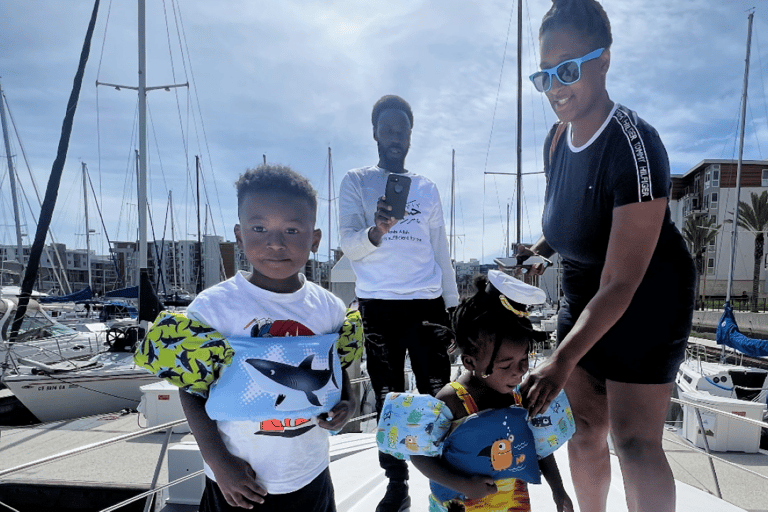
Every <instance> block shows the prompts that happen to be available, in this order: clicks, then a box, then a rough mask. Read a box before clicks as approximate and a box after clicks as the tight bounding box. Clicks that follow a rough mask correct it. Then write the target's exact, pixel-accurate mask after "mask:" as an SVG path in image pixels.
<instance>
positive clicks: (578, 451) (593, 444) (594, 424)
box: [565, 366, 611, 512]
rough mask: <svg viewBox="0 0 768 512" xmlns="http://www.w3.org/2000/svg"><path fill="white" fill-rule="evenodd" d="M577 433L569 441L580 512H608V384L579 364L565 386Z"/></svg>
mask: <svg viewBox="0 0 768 512" xmlns="http://www.w3.org/2000/svg"><path fill="white" fill-rule="evenodd" d="M565 393H566V394H567V395H568V401H569V402H570V403H571V409H572V411H573V416H574V419H575V420H576V433H575V434H574V436H573V438H571V440H570V441H568V456H569V460H570V466H571V478H573V485H574V487H575V489H576V499H577V500H578V502H579V510H580V511H581V512H605V510H606V500H607V498H608V488H609V486H610V484H611V464H610V454H609V452H608V402H607V399H606V389H605V384H604V383H603V382H601V381H600V380H598V379H596V378H595V377H592V376H591V375H590V374H589V373H587V372H586V371H585V370H583V369H582V368H581V367H579V366H577V367H576V369H575V370H574V371H573V373H572V374H571V376H570V378H569V379H568V382H567V383H566V385H565Z"/></svg>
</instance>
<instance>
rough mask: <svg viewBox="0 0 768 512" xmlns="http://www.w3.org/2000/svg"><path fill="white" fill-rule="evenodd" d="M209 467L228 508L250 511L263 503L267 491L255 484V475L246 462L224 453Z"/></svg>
mask: <svg viewBox="0 0 768 512" xmlns="http://www.w3.org/2000/svg"><path fill="white" fill-rule="evenodd" d="M209 465H210V466H211V470H213V475H214V476H215V477H216V484H217V485H218V486H219V489H221V493H222V494H223V495H224V499H226V500H227V503H228V504H229V505H230V506H232V507H241V508H248V509H251V508H253V504H254V503H257V504H262V503H264V496H266V495H267V491H266V489H264V488H263V487H261V486H260V485H259V484H257V483H256V473H254V472H253V468H251V465H250V464H248V463H247V462H246V461H244V460H243V459H241V458H239V457H235V456H234V455H232V454H230V453H225V454H221V458H219V459H218V460H217V461H216V462H215V466H214V465H213V464H209Z"/></svg>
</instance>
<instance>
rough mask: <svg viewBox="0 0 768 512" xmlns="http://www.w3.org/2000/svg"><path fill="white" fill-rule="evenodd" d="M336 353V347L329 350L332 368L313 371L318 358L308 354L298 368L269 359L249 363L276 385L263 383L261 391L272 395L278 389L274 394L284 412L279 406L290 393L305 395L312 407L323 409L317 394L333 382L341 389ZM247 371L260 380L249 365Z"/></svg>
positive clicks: (329, 363)
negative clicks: (334, 371)
mask: <svg viewBox="0 0 768 512" xmlns="http://www.w3.org/2000/svg"><path fill="white" fill-rule="evenodd" d="M281 339H285V338H281ZM334 351H335V347H333V346H332V347H331V349H330V350H329V351H328V367H327V368H325V369H320V370H315V369H313V368H312V361H313V360H314V358H315V355H314V354H310V355H308V356H307V357H306V358H304V360H303V361H302V362H301V363H300V364H299V365H298V366H292V365H290V364H285V363H280V362H277V361H270V360H268V359H246V360H245V362H246V364H247V365H250V367H252V368H253V369H254V370H255V371H256V372H258V374H261V375H263V376H264V377H266V378H267V379H268V380H270V381H271V382H272V383H273V384H274V386H272V385H270V384H262V385H261V388H262V389H264V390H265V391H269V392H272V390H274V392H276V393H277V394H278V396H277V398H276V399H275V408H276V409H278V410H279V409H280V408H279V406H280V405H282V404H283V402H284V401H285V400H286V399H287V397H288V395H289V394H291V396H293V395H295V393H291V391H299V392H302V393H304V394H305V395H306V398H307V401H308V402H309V403H310V404H311V405H315V406H318V407H320V406H321V405H322V404H321V403H320V400H318V398H317V395H316V393H317V392H319V391H320V390H321V389H323V388H324V387H325V386H327V385H328V382H329V381H332V382H333V385H334V386H335V387H336V388H339V384H338V381H337V380H336V376H335V375H334V374H333V359H334V357H333V355H334ZM246 369H247V370H248V371H249V372H250V373H251V376H252V377H253V378H254V380H256V379H258V378H259V377H258V375H257V374H256V373H255V372H254V371H253V370H251V368H248V367H247V366H246ZM289 408H291V407H289ZM293 408H295V407H293Z"/></svg>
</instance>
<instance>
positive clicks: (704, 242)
mask: <svg viewBox="0 0 768 512" xmlns="http://www.w3.org/2000/svg"><path fill="white" fill-rule="evenodd" d="M714 224H715V218H714V217H710V216H709V215H707V214H705V213H698V214H693V215H689V216H688V218H687V219H685V226H683V238H685V241H686V242H688V248H689V249H690V251H691V254H693V259H694V261H695V262H696V272H697V273H698V275H699V276H704V290H705V293H706V289H707V284H706V283H707V272H706V268H705V263H706V262H705V255H706V253H707V247H708V246H709V244H710V243H712V242H713V241H714V240H715V238H716V237H717V233H718V232H719V231H720V224H718V225H717V226H715V225H714ZM700 285H701V281H700V280H699V279H696V298H697V299H698V298H699V287H700Z"/></svg>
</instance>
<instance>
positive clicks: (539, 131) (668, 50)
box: [0, 0, 768, 262]
mask: <svg viewBox="0 0 768 512" xmlns="http://www.w3.org/2000/svg"><path fill="white" fill-rule="evenodd" d="M147 4H148V5H147V59H148V66H147V84H148V85H149V86H156V85H169V84H173V83H181V82H186V81H189V82H190V83H191V84H192V87H191V88H190V89H189V93H187V90H186V89H177V90H173V91H172V92H170V93H169V92H164V91H156V92H151V93H150V94H149V100H148V101H149V107H150V113H149V116H150V134H149V140H150V143H149V144H150V150H149V156H150V179H149V194H150V202H151V206H152V221H153V224H154V233H155V237H156V238H161V237H162V236H163V226H164V225H167V226H169V224H168V222H170V219H168V222H166V218H167V215H166V211H167V207H168V195H169V191H172V193H173V206H174V208H173V209H174V221H175V223H174V224H175V236H176V238H177V239H181V238H193V237H194V236H196V233H197V220H196V215H195V211H194V202H195V177H194V173H195V171H194V167H195V166H194V157H195V155H200V156H201V162H202V174H203V177H204V180H203V191H204V197H205V196H207V202H208V204H209V208H210V213H209V215H207V216H205V217H206V218H207V219H208V220H207V222H206V221H205V220H203V221H201V222H202V226H203V229H204V230H205V231H206V232H208V233H216V234H219V235H221V236H224V237H225V238H226V239H228V240H232V239H233V235H232V227H233V224H234V223H235V222H236V218H237V212H236V207H235V201H234V188H233V182H234V181H235V179H237V177H238V175H239V174H240V173H241V172H243V171H244V170H245V169H246V168H248V167H250V166H254V165H257V164H259V163H261V161H262V158H263V156H262V155H266V158H267V160H268V161H270V162H274V163H282V164H287V165H291V166H292V167H294V168H295V169H296V170H297V171H299V172H301V173H303V174H305V175H307V176H308V177H309V178H310V179H311V181H312V183H313V184H314V185H315V187H316V188H317V189H318V193H319V196H320V198H321V201H320V204H319V214H318V224H319V227H321V228H322V229H323V231H324V237H327V235H328V233H327V231H328V217H329V216H328V202H327V201H328V198H329V192H328V166H327V155H328V147H331V148H332V155H333V173H332V177H333V189H334V190H333V194H332V195H331V196H330V197H331V198H333V197H334V196H335V193H336V191H337V190H338V185H339V183H340V181H341V178H342V177H343V175H344V173H345V172H346V171H347V170H348V169H350V168H354V167H360V166H363V165H369V164H373V163H375V162H376V159H377V155H376V147H375V143H374V141H373V139H372V137H371V134H372V131H371V124H370V110H371V107H372V105H373V103H374V102H375V101H376V100H377V99H378V98H379V97H380V96H382V95H384V94H390V93H391V94H399V95H401V96H403V97H404V98H405V99H406V100H408V101H409V102H410V103H411V105H412V106H413V110H414V115H415V122H414V132H413V136H412V146H411V151H410V153H409V155H408V158H407V160H406V167H407V168H408V169H410V170H411V171H414V172H417V173H420V174H424V175H426V176H428V177H429V178H431V179H432V180H433V181H435V182H436V183H437V185H438V187H439V189H440V192H441V194H442V198H443V205H444V210H445V216H446V223H447V222H448V211H449V208H450V200H449V199H450V198H449V196H450V181H451V151H452V150H455V151H456V233H457V235H458V236H457V238H456V258H457V259H458V260H464V261H466V260H468V259H469V258H478V259H481V260H482V261H483V262H490V261H491V260H492V259H493V257H495V256H499V255H503V254H504V250H505V249H504V247H505V244H504V237H505V232H506V209H507V204H508V203H513V202H515V201H516V197H515V192H514V177H512V176H499V175H488V174H485V173H488V172H510V173H513V172H515V171H516V168H515V159H516V157H515V154H516V149H515V140H516V135H515V123H516V121H515V116H516V80H517V78H516V57H515V53H516V49H515V45H516V19H515V18H514V17H515V16H516V12H517V8H516V5H515V2H514V1H511V0H504V1H501V0H499V1H495V0H493V1H484V2H482V3H481V2H466V1H459V0H443V1H437V0H433V1H427V0H425V1H400V0H396V1H369V2H355V1H351V0H347V1H327V2H301V1H291V0H283V1H280V2H252V1H247V0H229V1H227V0H224V1H221V2H209V1H203V0H185V1H184V2H180V3H176V1H175V0H173V1H172V0H165V2H160V1H159V0H148V2H147ZM549 5H550V3H549V2H546V1H540V2H530V1H526V2H524V4H523V17H524V21H523V50H522V67H523V75H524V76H525V77H527V75H528V74H530V73H531V72H533V71H535V70H536V69H537V63H538V40H537V32H538V26H539V23H540V21H541V18H542V16H543V14H544V12H545V11H546V9H548V8H549ZM603 5H604V7H605V9H606V11H607V12H608V15H609V17H610V19H611V23H612V27H613V34H614V45H613V48H612V60H611V69H610V71H609V74H608V91H609V94H610V95H611V98H612V99H613V100H614V101H618V102H620V103H622V104H624V105H627V106H628V107H630V108H632V109H633V110H635V111H637V112H638V114H639V115H640V116H641V117H643V118H644V119H645V120H647V121H648V122H649V123H651V124H652V125H653V126H655V127H656V129H657V130H658V131H659V133H660V134H661V136H662V139H663V140H664V142H665V144H666V147H667V151H668V153H669V157H670V162H671V167H672V173H673V174H682V173H684V172H686V171H687V170H689V169H690V168H691V167H693V166H694V165H695V164H697V163H698V162H700V161H701V160H704V159H709V158H736V136H737V131H738V122H737V121H738V114H739V105H740V96H741V88H742V82H743V72H744V59H745V54H746V38H747V14H748V13H747V9H749V8H750V7H753V6H756V7H757V9H756V11H755V25H754V33H753V44H752V57H751V74H750V97H749V102H748V112H747V139H746V141H745V153H744V157H745V159H766V158H768V155H767V153H768V146H766V141H768V123H767V122H766V120H767V119H768V103H766V100H765V96H766V90H768V89H767V87H768V83H766V82H768V77H766V75H767V74H768V60H766V59H768V46H765V45H766V44H768V7H766V6H765V2H755V1H754V0H751V1H745V0H732V1H717V0H688V1H685V2H669V1H668V0H646V1H641V2H626V1H622V0H605V1H604V2H603ZM91 8H92V4H91V3H90V2H87V1H78V2H71V1H65V0H27V1H4V2H1V3H0V48H2V51H0V80H1V82H2V87H3V91H4V93H5V95H6V97H7V101H8V103H9V106H10V110H11V113H12V115H13V120H14V121H15V128H16V130H17V131H18V135H19V139H20V141H21V144H19V142H18V141H17V140H16V137H15V135H14V136H13V137H12V139H13V147H12V151H11V153H12V154H13V155H15V165H16V167H17V169H18V171H17V172H18V173H19V174H20V175H21V176H20V181H21V184H22V188H23V192H24V195H25V196H26V197H28V198H29V201H30V202H31V203H32V204H33V206H32V212H34V215H35V216H36V215H37V213H38V211H39V208H38V207H36V206H34V205H35V203H36V199H35V196H34V191H33V188H32V185H31V181H30V178H29V174H30V173H31V174H32V175H33V176H34V179H35V181H36V182H37V186H38V188H39V189H40V190H41V194H42V191H43V190H44V189H45V185H46V183H47V176H48V174H49V173H50V169H51V166H52V163H53V160H54V158H55V152H56V148H57V145H58V140H59V134H60V129H61V122H62V120H63V117H64V109H65V106H66V102H67V99H68V97H69V94H70V90H71V87H72V80H73V77H74V74H75V70H76V67H77V61H78V57H79V54H80V49H81V46H82V43H83V38H84V35H85V30H86V27H87V23H88V19H89V16H90V12H91ZM166 13H167V17H166ZM107 20H108V23H107ZM136 20H137V13H136V4H135V2H132V1H128V0H119V1H114V0H113V1H112V2H110V1H109V0H103V1H102V6H101V11H100V14H99V20H98V23H97V27H96V33H95V36H94V41H93V48H92V50H91V57H90V60H89V62H88V67H87V69H86V75H85V80H84V83H83V89H82V92H81V95H80V104H79V107H78V111H77V114H76V117H75V125H74V131H73V134H72V140H71V143H70V149H69V155H68V160H67V163H66V166H65V172H64V179H63V181H62V185H61V187H60V194H59V199H58V202H57V206H56V211H55V215H54V219H53V222H52V228H53V231H54V236H55V237H56V240H57V241H59V242H64V243H66V244H67V245H68V246H70V247H78V248H84V247H85V237H84V235H83V233H85V221H84V209H83V200H82V185H81V181H82V178H81V162H85V163H86V165H87V167H88V169H89V173H90V176H91V180H92V181H93V184H94V187H95V189H96V191H97V196H98V201H99V207H100V208H101V210H102V214H103V222H104V227H106V233H107V234H108V235H109V237H110V239H112V240H128V239H135V237H136V229H137V227H136V214H135V211H136V193H135V191H134V189H135V187H136V185H135V178H134V174H133V168H134V165H135V163H134V161H133V156H132V155H133V151H134V149H135V148H136V146H137V142H136V135H135V130H136V105H137V101H136V94H135V93H134V92H132V91H129V90H125V89H123V90H121V91H116V90H114V89H113V88H109V87H98V88H97V87H96V86H95V82H96V81H97V80H99V81H101V82H107V83H116V84H123V85H136V83H137V77H136V72H137V56H136V53H137V50H136V48H137V36H136V27H137V21H136ZM510 22H511V25H510ZM105 27H106V31H105ZM179 32H182V35H183V38H182V39H181V42H179V41H180V38H179V37H178V33H179ZM505 51H506V57H505ZM554 121H555V116H554V114H553V113H552V111H551V109H550V107H549V106H548V105H547V104H546V103H545V102H544V101H543V97H542V95H540V94H539V93H537V92H536V91H535V90H534V89H533V87H532V86H531V85H530V83H529V82H528V80H527V78H526V79H525V81H524V82H523V128H522V138H523V147H522V160H523V172H526V173H528V172H536V171H540V170H541V166H542V163H541V154H542V149H541V146H542V141H543V139H544V136H545V134H546V131H547V129H548V127H549V126H550V125H551V124H552V123H553V122H554ZM22 148H23V150H24V153H25V154H26V157H27V160H28V162H29V168H30V171H28V170H27V165H26V163H25V161H24V158H23V157H22V152H21V149H22ZM0 154H2V156H3V158H2V159H1V160H2V161H1V162H0V177H2V182H0V207H1V208H0V210H1V212H2V213H1V215H2V219H1V220H0V222H1V223H2V225H3V229H2V231H3V232H2V233H0V243H3V244H13V243H15V233H14V230H13V228H12V227H11V226H12V224H13V214H12V211H11V208H10V201H11V196H10V193H9V191H8V176H7V167H8V166H7V163H6V160H5V150H4V148H2V147H0ZM543 193H544V180H543V177H542V176H541V175H530V176H526V177H525V179H524V182H523V215H522V226H523V227H522V231H523V236H522V239H523V241H524V242H530V241H533V240H534V239H535V238H537V237H538V234H539V233H540V220H541V198H542V196H543ZM331 205H332V213H331V218H332V227H331V242H332V246H333V247H335V246H336V245H337V235H336V216H337V209H336V206H335V202H332V203H331ZM25 210H26V213H25V219H24V222H25V227H24V229H23V231H24V232H25V233H29V235H30V239H31V238H32V237H33V234H34V229H35V228H34V223H33V219H32V214H31V213H30V211H29V209H27V208H26V207H25ZM90 218H91V221H90V222H91V227H92V228H93V229H95V230H96V234H95V235H93V236H92V239H91V245H92V247H93V248H95V249H96V251H97V252H99V253H105V252H106V237H105V235H104V233H105V229H104V227H102V225H101V220H99V219H98V217H97V213H96V205H94V204H93V202H91V203H90ZM511 223H512V226H513V229H512V238H513V239H514V238H515V234H514V223H515V219H514V218H513V219H512V220H511ZM150 237H152V234H151V233H150ZM165 237H166V238H170V237H171V231H170V227H166V228H165ZM327 253H328V239H327V238H324V240H323V242H322V244H321V249H320V254H319V258H320V259H321V260H324V259H327Z"/></svg>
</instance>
